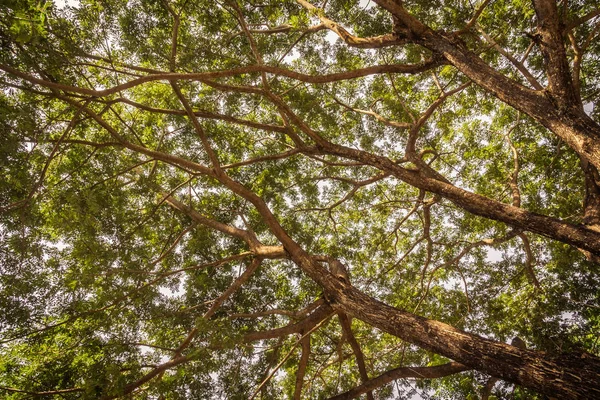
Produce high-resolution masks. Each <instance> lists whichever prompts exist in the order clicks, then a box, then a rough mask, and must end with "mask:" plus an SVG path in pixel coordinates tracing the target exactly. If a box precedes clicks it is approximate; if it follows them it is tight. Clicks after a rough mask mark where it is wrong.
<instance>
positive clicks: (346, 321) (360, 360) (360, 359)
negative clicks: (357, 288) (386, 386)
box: [338, 313, 373, 400]
mask: <svg viewBox="0 0 600 400" xmlns="http://www.w3.org/2000/svg"><path fill="white" fill-rule="evenodd" d="M338 318H339V320H340V325H341V326H342V330H343V332H344V336H345V337H346V339H347V340H348V343H350V347H352V352H354V358H355V359H356V365H358V371H359V373H360V379H361V381H362V383H366V382H368V381H369V374H368V373H367V367H366V365H365V356H364V354H363V352H362V350H361V348H360V344H358V341H357V340H356V337H355V336H354V333H353V332H352V325H351V322H350V318H348V316H347V315H346V314H344V313H340V314H338ZM367 400H373V392H372V391H367Z"/></svg>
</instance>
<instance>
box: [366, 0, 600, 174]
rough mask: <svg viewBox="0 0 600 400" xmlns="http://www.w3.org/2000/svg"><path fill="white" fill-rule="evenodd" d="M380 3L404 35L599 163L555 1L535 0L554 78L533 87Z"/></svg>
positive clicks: (597, 131)
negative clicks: (542, 87)
mask: <svg viewBox="0 0 600 400" xmlns="http://www.w3.org/2000/svg"><path fill="white" fill-rule="evenodd" d="M375 3H377V4H379V5H380V6H381V7H383V8H384V9H386V10H388V11H389V12H390V13H391V14H392V15H393V16H394V17H395V18H396V19H397V20H398V21H400V23H401V25H402V28H403V29H402V31H401V32H399V34H402V35H405V36H406V37H407V38H409V39H410V41H411V42H413V43H416V44H420V45H422V46H424V47H426V48H428V49H430V50H431V51H433V52H434V54H440V55H442V56H443V57H444V58H445V59H446V60H447V61H448V62H449V63H450V64H452V65H454V66H455V67H456V68H457V69H458V70H460V71H461V72H462V73H464V74H465V75H466V76H467V77H469V78H470V79H471V80H472V81H473V82H475V83H476V84H477V85H479V86H480V87H482V88H483V89H485V90H487V91H489V92H490V93H492V94H494V95H495V96H496V97H498V99H500V100H501V101H503V102H505V103H506V104H509V105H510V106H512V107H514V108H515V109H517V110H520V111H522V112H524V113H525V114H527V115H529V116H530V117H532V118H534V119H535V120H536V121H537V122H539V123H540V124H541V125H543V126H545V127H546V128H548V129H549V130H550V131H552V132H554V133H555V134H556V135H557V136H559V137H560V138H561V139H562V140H564V141H565V142H566V143H567V144H568V145H569V146H570V147H571V148H572V149H573V150H575V151H576V152H577V153H578V154H580V155H581V156H583V157H584V158H585V159H587V160H588V161H589V162H590V163H592V164H593V165H595V166H596V167H600V125H598V124H597V123H596V122H594V121H593V120H592V119H591V118H589V117H588V116H587V115H586V114H585V113H584V112H582V111H581V107H580V105H577V104H574V103H573V100H574V97H573V95H572V94H573V93H572V92H573V90H572V84H571V81H570V78H568V76H570V72H569V69H568V63H567V60H566V58H565V53H564V46H563V45H562V41H560V40H559V39H560V38H559V36H560V35H559V34H558V33H557V32H556V29H557V27H556V24H557V23H558V22H556V21H555V18H557V17H556V15H555V13H554V11H553V7H552V5H549V4H548V3H550V1H547V0H543V1H542V0H540V1H536V2H534V3H536V5H537V9H536V11H537V13H538V18H539V19H540V20H539V24H540V25H539V29H540V34H541V36H542V38H544V39H546V40H548V41H549V43H548V44H547V45H546V46H542V52H543V53H544V55H545V59H546V65H547V68H548V71H547V73H548V80H549V82H550V86H549V87H548V90H547V91H535V90H531V89H529V88H527V87H525V86H523V85H521V84H520V83H518V82H516V81H514V80H512V79H510V78H508V77H506V76H504V75H502V74H501V73H499V72H497V71H496V70H494V69H493V68H491V67H490V66H489V65H488V64H487V63H485V62H484V61H483V60H482V59H481V58H480V57H479V56H477V55H476V54H475V53H473V52H472V51H470V50H469V49H467V48H466V46H465V45H464V44H463V43H462V42H461V41H460V39H457V37H456V36H453V35H444V34H442V33H439V32H436V31H434V30H432V29H431V28H429V27H428V26H426V25H424V24H422V23H421V22H420V21H418V20H417V19H416V18H414V17H413V16H412V15H410V14H409V13H408V12H407V11H406V10H405V9H404V8H403V7H402V5H401V3H400V2H397V1H393V0H375ZM554 6H555V5H554ZM557 35H558V36H557ZM559 42H560V43H559ZM565 65H566V67H565ZM575 99H576V97H575Z"/></svg>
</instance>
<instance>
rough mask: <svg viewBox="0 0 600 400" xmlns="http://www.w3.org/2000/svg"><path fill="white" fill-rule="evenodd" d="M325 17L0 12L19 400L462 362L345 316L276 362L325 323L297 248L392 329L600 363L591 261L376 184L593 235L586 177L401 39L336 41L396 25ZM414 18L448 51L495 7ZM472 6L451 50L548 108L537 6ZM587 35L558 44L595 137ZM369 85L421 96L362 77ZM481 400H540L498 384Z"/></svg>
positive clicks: (401, 384) (12, 379)
mask: <svg viewBox="0 0 600 400" xmlns="http://www.w3.org/2000/svg"><path fill="white" fill-rule="evenodd" d="M324 3H326V5H325V6H322V5H321V6H320V7H324V8H316V9H311V8H310V7H312V5H310V4H308V3H306V2H305V1H298V2H293V1H285V2H283V1H263V2H260V4H259V3H255V2H238V3H234V2H231V1H229V2H227V1H225V2H216V3H215V2H209V1H204V0H199V1H185V0H174V1H170V0H164V1H154V0H130V1H127V2H125V1H119V0H102V1H96V0H84V1H81V2H80V4H78V6H77V7H64V8H59V7H57V5H56V4H52V3H51V2H34V1H32V0H27V1H24V0H23V1H17V0H14V1H12V0H11V1H9V2H7V3H3V4H2V6H1V8H0V46H1V47H2V51H1V52H0V69H1V70H2V71H3V72H2V73H1V75H0V87H2V92H0V113H1V118H0V211H2V213H1V214H0V244H1V246H0V330H1V332H2V337H1V339H0V341H1V342H2V345H1V346H0V393H2V396H4V398H7V399H23V398H27V397H28V395H34V396H42V397H44V396H47V397H50V396H54V395H59V396H60V397H62V398H69V399H70V398H115V397H118V396H121V395H124V394H128V393H133V395H132V396H133V398H140V399H142V398H162V399H180V398H181V399H184V398H232V399H236V398H240V399H241V398H250V397H252V396H256V397H257V398H258V397H262V398H265V399H267V398H293V397H294V396H296V397H298V396H300V395H301V397H302V398H314V399H322V398H328V397H331V396H334V395H336V394H338V393H341V392H344V391H347V390H350V389H352V388H354V387H356V386H358V385H359V384H360V383H361V382H362V381H364V380H365V379H364V377H363V376H362V375H361V372H360V370H359V369H360V364H361V363H362V364H364V366H365V367H366V371H367V372H368V376H369V377H371V378H373V377H376V376H378V375H379V374H382V373H384V372H385V371H388V370H390V369H393V368H397V367H402V366H436V365H442V364H444V363H446V362H448V361H449V360H448V358H446V357H444V356H443V355H439V354H436V352H433V351H431V349H428V348H420V347H418V346H416V345H415V344H414V343H413V342H411V341H410V340H407V339H404V340H402V338H399V337H397V336H394V335H392V334H390V333H389V332H383V331H382V330H380V329H378V328H377V327H375V326H373V324H371V323H369V322H368V321H364V320H361V318H359V317H358V316H355V315H353V314H352V310H346V311H345V312H341V311H340V310H339V309H337V308H336V309H335V310H336V312H335V313H334V312H333V311H331V312H330V313H329V314H327V315H325V314H324V316H323V318H321V319H320V320H319V321H317V323H314V324H312V325H306V324H305V325H303V326H304V327H303V328H302V329H300V328H298V329H297V330H295V331H290V332H288V333H287V334H283V333H279V334H277V332H275V334H273V335H271V333H272V332H274V331H272V330H274V329H276V328H280V327H284V326H294V325H293V324H295V323H297V324H303V321H307V318H308V317H307V316H309V315H315V314H316V313H317V312H318V310H323V309H325V308H323V307H324V306H323V303H324V302H326V301H328V297H327V291H328V289H326V288H325V289H324V287H323V285H322V283H321V282H320V281H318V280H315V278H314V276H312V275H310V273H308V272H307V270H306V269H305V267H303V264H302V263H301V262H300V261H299V260H300V258H298V257H299V256H297V255H296V253H294V252H293V251H292V250H291V247H290V246H289V245H288V244H286V242H285V241H284V240H283V239H282V237H283V236H282V235H283V233H282V232H284V233H285V234H286V235H289V236H290V237H291V239H290V240H293V242H294V243H295V244H297V245H298V248H301V249H302V250H303V251H305V252H306V253H307V254H310V255H311V256H312V257H314V261H313V264H314V265H315V268H321V273H322V274H323V275H324V276H325V275H327V274H328V273H327V271H328V268H330V270H331V272H334V271H333V269H332V268H333V267H331V265H332V263H331V259H337V260H339V261H341V262H342V263H343V264H345V265H346V267H347V268H348V270H349V280H350V282H351V283H352V286H354V287H356V288H357V289H359V290H360V291H361V292H363V293H365V294H367V295H369V296H372V297H374V298H376V299H378V300H380V301H382V302H384V303H386V304H389V305H391V306H393V307H396V308H398V309H402V310H406V311H409V312H410V313H413V314H417V315H420V316H424V317H426V318H429V319H433V320H438V321H442V322H445V323H448V324H450V325H452V326H454V327H456V328H458V329H461V330H465V331H468V332H471V333H474V334H477V335H481V336H483V337H486V338H490V339H493V340H495V341H498V342H502V343H510V341H511V339H512V338H513V337H515V336H518V337H520V338H522V339H523V340H524V341H525V342H526V343H527V346H528V348H531V349H534V350H537V351H544V352H546V353H547V354H551V355H552V354H560V353H565V352H581V351H585V352H588V353H590V354H594V355H597V356H598V355H600V347H599V343H598V337H597V333H598V331H599V330H600V316H599V314H598V309H599V307H600V297H599V293H600V292H599V291H598V268H597V267H598V264H597V263H595V262H594V261H595V260H594V258H593V257H592V256H590V255H589V253H585V251H583V252H582V251H579V250H578V248H577V247H581V246H577V245H574V244H573V243H570V242H566V241H565V240H562V239H560V238H558V237H553V236H552V234H551V233H543V234H542V235H540V234H537V233H540V232H537V233H532V232H530V231H531V230H532V229H528V228H527V227H525V228H524V227H523V226H520V225H518V223H517V221H516V220H515V221H512V220H511V221H508V222H507V221H506V220H500V219H499V218H498V217H495V216H494V215H495V214H494V215H492V214H490V215H482V214H481V213H479V214H477V213H473V212H472V210H470V209H468V208H465V206H464V205H463V204H462V203H460V202H457V201H455V200H453V199H452V198H449V197H448V196H446V194H445V192H442V191H440V192H435V191H433V189H432V190H429V189H424V188H423V187H422V186H420V185H421V183H416V184H415V183H411V182H407V181H406V180H404V179H403V178H401V177H400V176H399V175H397V174H395V173H394V172H393V171H394V170H393V168H392V167H390V168H389V169H386V168H385V167H382V165H395V166H396V167H398V168H402V170H403V171H407V172H406V173H407V174H409V175H410V174H413V173H414V174H417V173H419V174H421V175H418V176H417V175H415V176H417V178H416V179H417V181H419V182H426V181H427V179H429V180H432V181H433V180H435V181H436V182H442V181H443V182H447V183H448V185H449V186H452V187H455V188H458V189H460V190H463V192H464V193H468V191H470V192H473V193H477V194H479V195H481V196H485V197H486V198H487V199H491V200H493V201H495V203H494V204H496V206H497V207H496V208H498V207H499V205H501V204H512V205H514V206H515V207H518V208H519V209H521V210H526V211H527V212H532V213H537V214H541V215H543V216H547V217H552V218H553V219H552V221H559V222H560V223H561V224H565V226H566V225H568V226H576V225H577V226H581V224H584V223H585V224H588V222H586V221H584V216H585V215H587V214H586V212H587V211H586V210H589V207H588V208H586V206H587V205H588V203H584V198H586V180H585V175H584V172H585V171H584V169H582V168H580V157H579V156H580V154H578V153H577V151H575V150H574V149H572V148H570V147H569V146H568V145H567V144H565V142H564V141H562V140H561V139H560V138H558V137H557V135H556V134H555V132H552V131H551V130H549V129H547V127H544V126H542V125H544V124H543V122H542V121H540V120H539V118H538V117H536V116H534V115H529V114H528V113H527V112H524V111H522V110H517V109H515V108H514V107H513V106H512V105H509V104H507V103H506V102H503V101H501V100H500V99H498V97H499V96H498V95H497V94H496V93H493V92H492V91H490V90H489V89H487V88H485V87H482V85H481V84H480V83H479V82H476V81H472V78H471V77H469V76H468V74H465V73H464V72H463V71H461V70H460V69H458V68H457V67H456V66H455V65H453V64H452V63H451V62H449V61H447V60H442V58H440V57H441V56H439V54H436V52H435V50H432V49H431V48H428V47H427V46H425V45H422V43H419V42H418V41H414V42H410V43H406V42H403V41H402V40H401V39H399V38H398V37H399V35H400V34H399V33H398V31H395V32H396V33H395V35H396V36H395V37H394V38H393V39H391V40H392V41H396V42H393V43H392V44H390V45H389V46H387V45H386V46H377V45H371V46H363V47H371V48H361V46H359V45H356V46H355V45H354V44H355V43H354V42H352V40H354V39H347V38H346V39H344V38H345V37H344V35H352V34H354V35H356V37H378V35H386V34H388V33H389V32H391V31H392V29H397V27H398V26H399V25H398V24H397V21H395V20H393V19H392V18H391V16H390V13H389V12H388V11H386V10H385V9H384V7H380V6H378V5H375V4H373V3H371V2H366V1H361V2H356V1H346V0H331V1H328V2H324ZM378 3H385V2H378ZM403 3H405V4H404V7H405V8H406V10H407V11H408V12H409V13H410V14H411V15H413V16H415V17H416V18H418V19H419V20H420V21H422V22H423V23H425V24H427V25H429V26H430V27H431V28H433V29H434V30H436V31H438V32H442V33H443V34H444V35H447V36H450V33H451V32H456V31H459V30H460V29H461V28H463V27H464V26H465V24H466V23H467V21H469V20H470V19H471V18H472V17H473V15H474V14H475V13H476V11H477V9H478V7H479V6H480V5H479V6H477V7H475V6H474V5H473V3H472V2H468V1H459V2H444V1H425V0H414V1H406V2H403ZM488 3H489V4H488ZM563 3H566V2H563ZM592 3H593V2H586V1H571V2H569V7H568V8H565V9H564V10H562V9H561V10H560V12H561V18H562V19H563V21H566V22H568V21H574V20H576V19H577V18H579V17H581V16H586V15H588V16H589V15H592V16H593V15H594V14H593V13H594V12H595V11H597V10H595V6H594V5H593V4H592ZM561 4H562V3H561ZM485 5H487V6H485ZM485 5H484V7H482V8H481V10H482V12H481V14H480V15H479V18H478V19H477V22H476V23H474V24H473V25H472V27H471V28H470V29H467V30H466V31H465V32H461V33H460V34H457V36H456V37H457V38H458V39H456V40H457V41H460V43H461V44H460V46H464V47H465V48H468V49H469V50H471V51H472V52H473V53H477V55H478V56H479V57H480V58H481V59H482V60H484V61H485V63H487V64H488V65H489V66H491V67H492V68H493V69H494V70H495V71H497V72H498V73H500V74H502V75H503V76H505V77H507V78H510V79H511V81H513V82H517V83H519V84H522V85H524V86H527V85H529V83H528V81H527V78H526V77H524V75H523V74H522V73H521V71H520V70H519V68H520V67H519V66H518V65H517V64H515V63H513V62H511V61H510V59H509V58H507V56H506V54H508V55H512V56H514V58H516V59H517V60H522V61H518V62H519V64H520V65H521V66H524V68H525V67H526V69H527V70H528V71H529V72H530V73H531V75H532V76H533V77H535V78H536V79H537V80H538V81H539V84H541V85H542V86H546V85H547V83H548V79H549V77H548V75H546V73H547V71H546V61H545V59H544V54H543V51H542V50H541V49H540V47H539V45H538V43H537V42H536V40H537V39H536V36H535V29H536V28H535V26H534V25H533V23H532V20H533V19H534V17H535V15H536V13H535V10H534V8H533V6H532V4H530V3H529V2H528V1H522V0H502V1H493V2H485ZM315 6H317V7H319V5H318V4H315ZM590 13H592V14H590ZM327 21H329V22H327ZM319 24H323V25H322V26H321V25H319ZM328 24H329V25H328ZM332 24H333V25H332ZM337 24H339V25H337ZM395 24H396V25H395ZM340 26H343V27H344V29H343V31H341V30H340V28H339V27H340ZM565 26H569V25H568V24H565ZM598 26H599V25H598V21H597V18H596V17H592V18H588V19H585V20H582V21H580V22H579V23H578V24H576V25H575V26H570V27H569V29H570V30H569V32H568V35H567V34H566V33H565V40H564V43H565V45H566V46H567V57H568V60H569V62H570V65H571V66H572V68H573V70H574V71H575V70H576V69H577V70H578V71H579V72H578V74H574V76H575V77H576V83H577V84H578V85H579V86H578V90H579V96H580V100H581V105H582V106H584V107H585V110H586V111H587V112H588V113H589V115H590V116H591V118H592V119H593V121H595V122H594V123H596V124H597V123H598V112H599V110H600V107H599V106H598V105H597V104H596V101H595V99H596V98H597V94H598V84H599V82H600V81H599V80H598V79H596V78H597V77H598V71H599V69H600V59H599V54H600V53H599V49H600V47H599V46H600V44H599V42H598V40H597V39H596V38H597V36H596V34H597V32H598ZM327 28H329V29H327ZM334 32H335V33H334ZM336 33H337V35H339V37H338V36H336ZM486 35H487V36H488V38H492V39H490V40H492V41H493V42H494V43H495V44H496V47H495V46H494V44H490V42H489V41H486V39H485V36H486ZM567 36H568V37H567ZM340 37H341V39H340ZM353 37H354V36H353ZM342 39H344V40H342ZM382 40H383V39H382ZM569 40H570V41H569ZM373 43H374V42H373ZM569 46H570V47H569ZM503 53H504V54H503ZM580 53H582V54H585V55H584V56H582V57H581V58H578V57H580V56H579V54H580ZM440 60H442V61H440ZM577 60H579V61H577ZM427 63H430V64H427ZM577 63H579V64H577ZM421 64H425V65H426V67H423V68H420V67H419V66H420V65H421ZM263 65H266V66H268V67H272V69H271V70H266V69H265V68H263V69H262V70H261V68H262V67H261V66H263ZM376 65H383V66H392V65H409V66H412V67H411V68H413V67H414V69H413V70H410V71H407V73H402V72H401V71H400V70H399V69H398V70H395V71H391V70H390V71H377V72H372V73H368V74H366V73H364V74H363V73H362V72H361V71H364V68H367V67H370V66H376ZM256 66H258V67H261V68H255V69H243V68H246V67H256ZM217 71H226V72H225V73H223V74H221V75H218V74H213V75H210V73H213V72H217ZM227 71H229V72H227ZM232 71H233V72H232ZM289 71H293V73H289ZM346 71H353V72H352V73H350V74H347V75H345V76H342V77H341V78H339V79H338V78H335V77H334V76H333V75H332V74H335V73H344V72H346ZM169 73H177V74H178V75H168V74H169ZM296 73H300V74H304V75H302V76H300V75H298V74H296ZM157 75H159V76H158V77H156V76H157ZM148 77H149V78H150V79H146V78H148ZM319 78H320V79H321V80H320V81H319ZM550 79H551V77H550ZM131 82H133V83H134V84H130V83H131ZM113 88H117V89H114V90H113ZM325 143H334V144H335V145H336V146H341V147H339V148H334V147H327V145H326V144H325ZM342 147H343V149H350V150H348V151H346V150H343V151H342V150H340V149H342ZM354 150H358V151H360V154H359V152H358V151H357V152H355V153H352V151H354ZM376 157H379V158H376ZM373 160H374V161H373ZM381 160H387V161H381ZM386 162H387V163H388V164H385V163H386ZM415 171H420V172H415ZM596 172H597V171H596ZM407 176H408V175H407ZM415 182H416V181H415ZM427 182H429V181H427ZM423 185H424V184H423ZM588 190H590V189H589V187H588ZM461 193H462V192H461ZM256 199H258V200H256ZM517 199H518V200H517ZM261 202H264V205H265V207H266V208H267V209H268V210H269V212H271V213H272V216H273V217H274V221H277V222H276V223H274V222H273V221H272V220H270V219H269V212H266V211H265V209H263V208H261V207H260V205H261V204H263V203H261ZM599 204H600V203H599ZM527 215H530V214H527ZM531 215H533V214H531ZM279 225H280V228H281V229H280V230H278V229H279V228H276V227H277V226H279ZM274 226H275V228H274ZM257 243H258V245H257ZM598 243H600V239H599V241H598ZM265 246H277V247H270V248H269V249H270V250H273V251H275V253H273V254H266V255H265V253H260V252H259V251H258V250H257V249H259V248H260V249H266V247H265ZM281 246H283V247H285V250H284V249H283V247H281ZM590 246H591V245H590ZM265 251H266V250H265ZM586 254H587V255H588V256H587V258H586ZM596 260H597V259H596ZM255 263H259V264H260V265H258V264H256V265H255ZM253 268H256V269H255V270H253ZM244 271H248V272H247V274H248V275H245V272H244ZM237 283H239V287H236V284H237ZM332 303H335V302H332ZM340 307H342V306H340ZM334 308H335V307H334ZM303 310H304V311H303ZM315 310H317V311H315ZM336 313H337V314H340V315H335V314H336ZM346 314H350V316H351V317H355V318H350V325H349V326H350V327H351V332H350V334H349V333H348V332H347V331H345V328H344V327H343V323H341V322H340V321H342V319H343V315H346ZM252 335H254V336H252ZM261 335H262V336H261ZM186 338H188V339H190V340H189V341H188V342H186ZM304 338H310V346H309V347H310V354H306V352H307V351H308V350H307V347H306V346H305V345H304V344H303V342H302V341H303V339H304ZM353 340H354V341H356V342H357V343H358V345H359V349H360V350H357V349H356V348H355V347H354V346H353V344H352V342H353ZM359 353H362V356H360V355H359ZM304 355H305V356H306V357H307V364H306V365H304V366H303V361H302V359H303V356H304ZM360 357H363V358H364V361H361V360H360ZM302 368H305V371H303V372H300V371H301V370H302ZM151 374H154V375H152V376H150V375H151ZM148 376H150V378H151V379H146V378H147V377H148ZM298 376H299V377H300V378H299V381H298V379H297V377H298ZM488 379H489V374H487V373H485V371H483V372H482V371H468V372H463V373H460V374H453V375H449V376H446V377H440V378H438V379H432V380H427V379H423V380H417V381H415V380H413V379H412V378H410V379H409V378H402V379H398V380H396V381H395V382H391V383H385V384H383V385H382V386H380V387H378V388H377V389H376V390H375V392H374V395H375V397H377V398H382V399H383V398H396V397H397V396H406V398H409V396H412V395H415V394H420V395H421V396H423V398H426V397H427V396H433V397H434V398H469V399H471V398H478V396H479V395H480V394H481V391H482V387H483V386H485V384H486V382H487V381H488ZM298 390H300V392H298ZM494 393H495V394H496V395H497V396H508V395H510V393H512V396H513V398H515V399H517V398H523V399H524V398H541V395H538V394H535V392H534V391H532V390H530V389H526V388H523V387H521V386H519V385H513V384H511V383H502V384H498V385H497V386H496V389H495V392H494ZM536 396H539V397H536ZM490 398H493V397H490Z"/></svg>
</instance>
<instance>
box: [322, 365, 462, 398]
mask: <svg viewBox="0 0 600 400" xmlns="http://www.w3.org/2000/svg"><path fill="white" fill-rule="evenodd" d="M468 370H469V367H466V366H464V365H462V364H460V363H457V362H450V363H447V364H443V365H436V366H433V367H400V368H395V369H392V370H390V371H387V372H385V373H383V374H381V375H379V376H378V377H376V378H373V379H370V380H369V381H367V382H365V383H363V384H362V385H360V386H357V387H355V388H354V389H351V390H349V391H347V392H344V393H340V394H338V395H337V396H333V397H331V398H329V400H350V399H354V398H356V397H358V396H360V395H361V394H363V393H366V392H367V391H369V390H374V389H377V388H379V387H382V386H383V385H386V384H388V383H390V382H393V381H395V380H397V379H405V378H416V379H435V378H442V377H444V376H448V375H453V374H457V373H459V372H463V371H468Z"/></svg>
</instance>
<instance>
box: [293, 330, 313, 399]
mask: <svg viewBox="0 0 600 400" xmlns="http://www.w3.org/2000/svg"><path fill="white" fill-rule="evenodd" d="M300 344H301V345H302V355H301V356H300V362H299V363H298V372H297V373H296V387H295V389H294V400H300V399H301V398H302V397H301V396H302V386H303V385H304V375H305V374H306V367H307V366H308V358H309V357H310V335H308V336H306V337H304V338H303V339H302V340H301V342H300Z"/></svg>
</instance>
